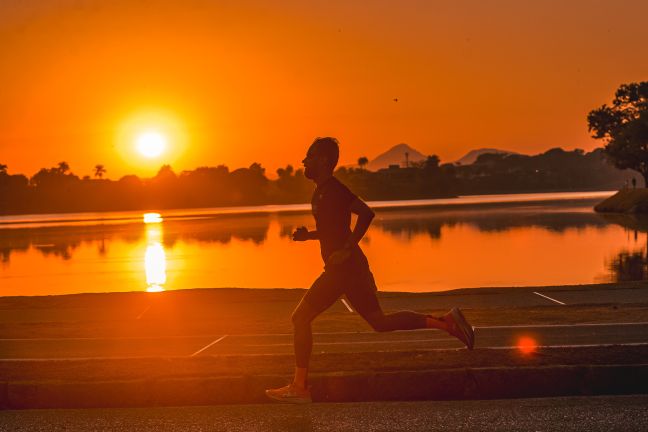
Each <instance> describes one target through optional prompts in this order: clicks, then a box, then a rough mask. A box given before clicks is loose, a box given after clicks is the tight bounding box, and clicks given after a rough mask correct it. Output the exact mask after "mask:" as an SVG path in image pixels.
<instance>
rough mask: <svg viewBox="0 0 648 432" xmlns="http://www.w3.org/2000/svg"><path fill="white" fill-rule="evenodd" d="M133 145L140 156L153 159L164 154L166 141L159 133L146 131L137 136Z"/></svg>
mask: <svg viewBox="0 0 648 432" xmlns="http://www.w3.org/2000/svg"><path fill="white" fill-rule="evenodd" d="M135 145H136V147H137V151H138V152H139V153H140V154H141V155H142V156H144V157H147V158H149V159H153V158H156V157H158V156H160V155H161V154H162V153H164V151H165V150H166V146H167V139H166V137H165V136H164V135H162V134H161V133H159V132H155V131H148V132H143V133H141V134H139V135H138V136H137V140H136V142H135Z"/></svg>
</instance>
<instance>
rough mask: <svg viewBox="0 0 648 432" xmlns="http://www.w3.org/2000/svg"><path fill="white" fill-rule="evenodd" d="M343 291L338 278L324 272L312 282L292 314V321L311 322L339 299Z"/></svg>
mask: <svg viewBox="0 0 648 432" xmlns="http://www.w3.org/2000/svg"><path fill="white" fill-rule="evenodd" d="M343 289H344V287H343V285H342V284H341V283H340V280H339V277H336V275H334V274H333V273H331V272H326V271H325V272H324V273H322V274H321V275H320V276H319V277H318V278H317V279H316V280H315V282H313V285H311V287H310V288H309V289H308V291H306V294H304V296H303V297H302V299H301V301H300V302H299V304H298V305H297V308H295V311H294V312H293V320H295V319H297V320H306V321H312V320H313V319H315V317H316V316H318V315H319V314H321V313H322V312H324V311H325V310H326V309H328V308H329V307H331V306H332V305H333V303H335V301H336V300H337V299H338V298H340V296H341V295H342V291H343Z"/></svg>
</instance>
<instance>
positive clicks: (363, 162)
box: [358, 156, 369, 169]
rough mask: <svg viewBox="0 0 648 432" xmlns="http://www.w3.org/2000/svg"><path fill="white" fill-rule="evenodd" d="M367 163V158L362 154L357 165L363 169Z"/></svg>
mask: <svg viewBox="0 0 648 432" xmlns="http://www.w3.org/2000/svg"><path fill="white" fill-rule="evenodd" d="M368 163H369V159H367V157H366V156H362V157H359V158H358V166H359V167H360V169H364V167H365V165H367V164H368Z"/></svg>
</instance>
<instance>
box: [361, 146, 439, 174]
mask: <svg viewBox="0 0 648 432" xmlns="http://www.w3.org/2000/svg"><path fill="white" fill-rule="evenodd" d="M405 153H407V154H408V155H407V157H408V160H409V161H410V162H418V161H420V160H425V159H426V158H427V156H425V155H424V154H422V153H421V152H419V151H418V150H416V149H413V148H412V147H410V146H408V145H407V144H398V145H395V146H394V147H392V148H390V149H389V150H387V151H386V152H384V153H382V154H380V155H378V156H376V157H375V158H374V159H372V160H371V161H369V163H368V164H367V169H368V170H370V171H378V170H379V169H382V168H388V167H389V165H398V166H401V167H402V166H405Z"/></svg>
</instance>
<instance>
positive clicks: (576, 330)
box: [0, 322, 648, 359]
mask: <svg viewBox="0 0 648 432" xmlns="http://www.w3.org/2000/svg"><path fill="white" fill-rule="evenodd" d="M314 340H315V344H314V349H313V352H314V353H336V352H367V351H407V350H410V351H411V350H420V349H424V350H427V349H431V350H434V349H440V350H443V349H456V348H460V347H462V346H463V345H462V344H461V343H460V342H459V341H457V340H456V339H454V338H452V337H450V336H448V335H447V334H445V333H443V332H440V331H436V330H417V331H399V332H392V333H375V332H329V333H319V334H315V336H314ZM611 344H648V323H644V322H642V323H612V324H605V323H601V324H575V325H551V324H550V325H528V326H525V325H514V326H485V327H479V328H477V329H476V347H477V348H510V347H522V346H528V345H535V346H589V345H611ZM292 352H293V342H292V334H290V333H283V334H255V335H225V334H215V335H201V336H177V337H133V338H127V337H116V338H106V337H99V338H17V339H0V359H35V358H38V359H47V358H50V359H61V358H117V357H150V356H161V357H175V356H207V355H216V354H228V355H231V354H290V353H292Z"/></svg>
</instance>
